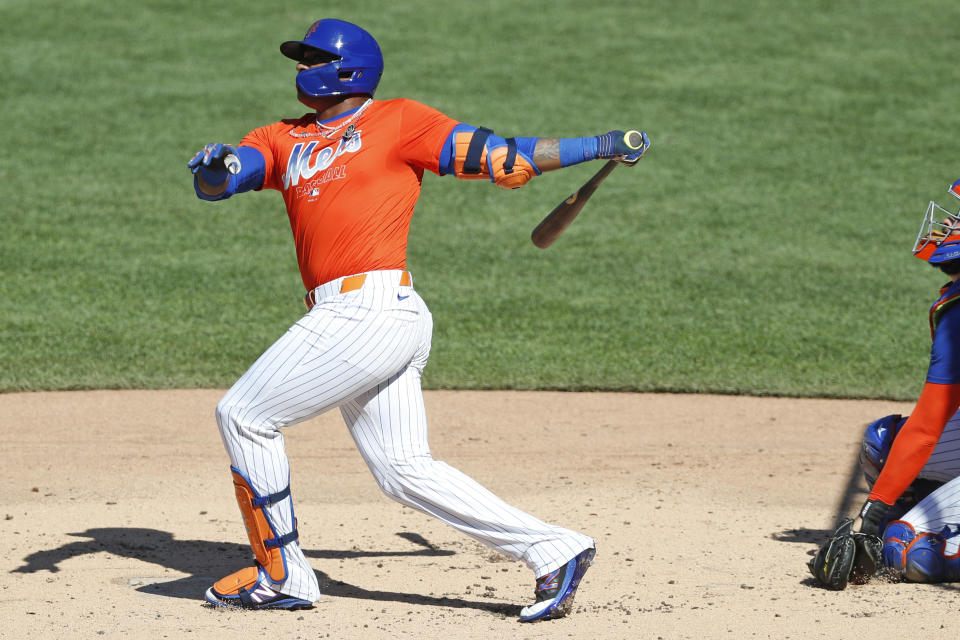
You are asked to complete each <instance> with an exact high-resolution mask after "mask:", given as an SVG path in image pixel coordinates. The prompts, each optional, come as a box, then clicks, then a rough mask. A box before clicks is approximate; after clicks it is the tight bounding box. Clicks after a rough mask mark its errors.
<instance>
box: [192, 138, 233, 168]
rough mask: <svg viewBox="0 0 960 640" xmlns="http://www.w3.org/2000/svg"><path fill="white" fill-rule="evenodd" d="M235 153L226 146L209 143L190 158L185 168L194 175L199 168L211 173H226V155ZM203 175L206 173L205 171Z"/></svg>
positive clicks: (218, 143) (231, 148)
mask: <svg viewBox="0 0 960 640" xmlns="http://www.w3.org/2000/svg"><path fill="white" fill-rule="evenodd" d="M236 152H237V151H236V149H234V148H233V147H231V146H230V145H228V144H223V143H220V142H211V143H210V144H208V145H206V146H205V147H204V148H203V149H201V150H200V151H198V152H197V153H196V154H195V155H194V156H193V157H192V158H190V161H189V162H188V163H187V168H189V169H190V172H191V173H194V174H195V173H197V172H198V171H200V169H201V167H202V168H204V169H206V170H207V171H209V172H213V173H227V167H226V165H225V164H224V159H225V158H226V157H227V156H228V155H231V154H234V155H235V154H236ZM204 173H206V171H205V172H204Z"/></svg>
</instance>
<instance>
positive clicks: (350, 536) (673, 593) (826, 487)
mask: <svg viewBox="0 0 960 640" xmlns="http://www.w3.org/2000/svg"><path fill="white" fill-rule="evenodd" d="M221 395H222V391H219V390H199V391H197V390H194V391H172V392H171V391H121V392H116V391H102V392H62V393H28V394H6V395H0V416H2V418H0V419H2V422H3V426H4V430H3V433H4V437H3V446H2V449H0V478H2V481H3V483H2V487H3V493H4V502H3V506H2V510H0V514H2V519H0V527H2V528H0V532H2V535H3V539H4V540H5V541H6V544H4V545H3V552H2V553H3V564H4V567H6V570H5V571H4V577H3V579H2V580H0V585H2V588H0V621H2V625H3V626H2V628H0V637H2V638H30V637H33V638H41V637H43V638H120V637H123V638H128V639H134V640H137V639H140V638H143V639H147V638H150V639H153V638H198V639H200V638H203V639H206V638H231V639H232V640H236V639H237V638H258V637H259V638H326V637H329V638H397V637H401V638H403V637H407V638H444V639H457V638H493V637H511V638H591V639H606V638H671V639H672V638H811V637H823V638H838V637H847V638H852V637H881V636H883V637H891V636H894V637H895V635H896V632H897V631H901V632H903V633H904V634H907V633H909V634H910V636H909V637H922V638H938V637H944V636H946V635H947V634H948V632H949V633H950V634H951V635H955V633H956V630H957V628H958V625H960V623H958V622H957V617H956V614H955V613H954V612H953V611H954V609H955V608H956V607H955V606H954V605H955V603H956V602H957V599H958V594H957V590H956V589H955V587H953V586H930V585H926V586H925V585H913V584H902V583H893V582H888V581H883V580H876V581H874V582H871V583H870V584H867V585H864V586H859V587H851V588H849V589H847V590H846V591H844V592H840V593H835V592H830V591H827V590H824V589H821V588H818V587H817V586H815V584H814V583H813V581H812V578H811V577H810V575H809V573H808V572H807V569H806V566H805V564H806V561H807V560H808V559H809V557H810V555H811V554H812V552H813V550H814V549H815V547H816V544H817V543H818V542H819V541H820V540H821V539H822V538H823V537H824V536H825V535H826V531H827V529H828V527H830V526H832V524H833V522H834V520H835V515H836V510H837V509H838V505H841V506H840V507H839V508H843V506H842V505H848V508H850V509H855V508H856V506H859V503H860V501H861V500H862V497H863V496H862V493H860V492H861V491H862V490H861V489H860V488H859V485H858V484H856V483H855V484H853V485H851V483H850V482H849V480H850V477H851V470H852V463H853V458H854V454H855V451H856V449H857V446H858V443H859V438H860V434H861V432H862V429H863V426H864V425H865V424H866V423H867V422H869V421H870V420H872V419H874V418H876V417H879V416H882V415H885V414H888V413H907V412H909V411H910V410H911V408H912V407H911V406H910V405H906V404H902V403H893V402H880V401H839V400H791V399H781V398H745V397H728V396H692V395H690V396H685V395H667V394H663V395H661V394H611V393H590V394H574V393H527V392H510V393H493V392H430V393H428V394H427V410H428V415H429V418H430V421H431V431H432V433H431V444H432V447H433V452H434V456H435V457H436V458H437V459H442V460H445V461H447V462H449V463H451V464H453V465H454V466H457V467H459V468H460V469H461V470H463V471H465V472H466V473H468V474H470V475H472V476H473V477H475V478H476V479H477V480H479V481H480V482H482V483H483V484H485V485H486V486H488V487H489V488H491V489H492V490H494V491H495V492H496V493H498V494H500V495H501V496H502V497H504V498H505V499H507V500H508V501H510V502H512V503H514V504H516V505H517V506H519V507H521V508H523V509H526V510H528V511H530V512H532V513H534V514H536V515H538V516H539V517H541V518H543V519H546V520H549V521H553V522H556V523H558V524H562V525H565V526H569V527H572V528H576V529H579V530H582V531H584V532H585V533H587V534H589V535H592V536H593V537H594V538H595V539H596V540H597V544H598V555H597V561H596V564H595V566H594V567H593V568H592V569H591V570H590V571H589V572H588V573H587V575H586V578H585V579H584V582H583V585H582V586H581V589H580V592H579V593H578V596H577V601H576V605H575V611H574V614H573V615H572V616H570V617H568V618H565V619H562V620H557V621H553V622H546V623H538V624H534V625H523V624H520V623H518V622H517V621H516V616H517V614H518V612H519V609H520V607H521V605H523V604H525V603H527V602H528V601H529V600H530V599H531V598H532V588H533V576H532V575H531V574H530V572H529V571H528V570H527V569H526V568H525V567H524V566H523V565H522V564H520V563H517V562H513V561H511V560H508V559H507V558H504V557H502V556H499V555H496V554H494V553H492V552H490V551H488V550H487V549H486V548H484V547H482V546H480V545H478V544H477V543H475V542H473V541H472V540H470V539H468V538H465V537H463V536H461V535H460V534H458V533H457V532H455V531H454V530H452V529H449V528H447V527H445V526H444V525H442V524H440V523H439V522H437V521H434V520H433V519H431V518H429V517H427V516H424V515H421V514H419V513H417V512H415V511H413V510H411V509H408V508H406V507H402V506H401V505H399V504H397V503H395V502H392V501H390V500H388V499H387V498H385V497H384V496H383V495H382V494H381V493H380V491H379V489H378V488H377V486H376V484H375V483H374V481H373V479H372V477H371V476H370V474H369V472H368V471H367V469H366V466H365V465H364V464H363V461H362V460H361V458H360V455H359V454H358V453H357V452H356V450H355V449H354V447H353V444H352V441H351V439H350V437H349V435H348V433H347V431H346V428H345V427H344V425H343V422H342V420H341V418H340V416H339V414H338V413H336V412H333V413H329V414H326V415H324V416H321V417H320V418H317V419H315V420H312V421H309V422H307V423H304V424H301V425H298V426H296V427H294V428H292V429H290V430H288V431H287V433H286V438H287V450H288V452H289V454H290V458H291V461H292V466H293V484H292V486H293V492H294V499H295V500H296V509H297V516H298V520H299V529H300V532H301V544H302V546H303V548H304V550H305V553H306V556H307V558H308V559H309V560H310V561H311V563H312V564H313V567H314V569H315V570H316V572H317V575H318V577H319V580H320V585H321V588H322V590H323V593H324V595H323V597H322V599H321V600H320V602H319V603H318V604H317V606H316V607H315V608H313V609H312V610H308V611H300V612H231V611H223V610H214V609H210V608H207V607H205V606H203V605H202V604H201V602H202V593H203V591H204V589H205V588H206V587H207V586H208V585H209V584H210V583H211V582H212V581H213V580H215V579H217V578H220V577H221V576H222V575H225V574H226V573H228V572H231V571H233V570H235V569H238V568H240V567H241V566H244V565H245V564H246V563H247V558H248V557H249V549H248V546H247V544H246V534H245V532H244V529H243V525H242V523H241V520H240V516H239V511H238V510H237V506H236V502H235V500H234V497H233V491H232V484H231V481H230V475H229V471H228V464H229V463H228V461H227V457H226V453H225V452H224V450H223V448H222V445H221V442H220V437H219V434H218V433H217V430H216V427H215V423H214V418H213V410H214V407H215V405H216V403H217V401H218V400H219V398H220V396H221ZM851 486H852V489H850V490H848V488H849V487H851ZM845 497H847V498H849V499H848V500H844V498H845ZM849 505H853V506H849Z"/></svg>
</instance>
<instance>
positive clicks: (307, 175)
mask: <svg viewBox="0 0 960 640" xmlns="http://www.w3.org/2000/svg"><path fill="white" fill-rule="evenodd" d="M318 144H319V140H313V141H311V142H298V143H297V144H295V145H293V148H292V149H291V150H290V158H289V159H288V160H287V171H286V173H284V174H283V188H284V190H289V189H290V188H291V187H296V186H297V185H299V184H300V182H301V181H302V182H304V183H309V182H311V181H312V180H313V178H314V177H315V176H317V174H321V173H324V172H326V171H327V169H329V168H330V165H332V164H333V162H334V160H336V159H337V158H339V157H340V156H342V155H344V154H346V153H356V152H357V151H359V150H360V147H361V146H362V144H363V143H362V141H361V135H360V131H356V132H355V133H354V134H353V135H352V136H350V137H349V138H348V139H346V140H343V139H341V140H340V141H339V142H338V143H337V144H336V145H330V146H329V147H324V148H323V149H321V150H320V151H319V153H317V154H316V157H315V158H313V161H312V162H311V156H313V152H314V151H315V150H316V148H317V145H318ZM340 169H343V167H340ZM345 176H346V173H345V172H344V171H340V172H339V175H338V176H331V178H329V179H327V180H323V182H329V180H330V179H337V178H338V177H345Z"/></svg>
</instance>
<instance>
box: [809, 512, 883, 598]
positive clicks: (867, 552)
mask: <svg viewBox="0 0 960 640" xmlns="http://www.w3.org/2000/svg"><path fill="white" fill-rule="evenodd" d="M882 548H883V541H882V540H880V538H879V537H877V536H874V535H869V534H866V533H857V532H855V531H854V530H853V520H852V519H850V518H847V519H846V520H844V521H843V522H841V523H840V526H839V527H837V530H836V531H834V532H833V537H832V538H830V539H829V540H827V541H826V542H825V543H824V545H823V546H822V547H820V550H819V551H817V555H816V556H814V558H813V560H811V561H810V564H809V567H810V573H812V574H813V577H815V578H816V579H817V581H818V582H819V583H820V584H822V585H824V586H825V587H827V588H830V589H837V590H841V589H845V588H846V587H847V583H849V582H852V583H853V584H864V583H866V582H867V581H868V580H869V579H870V578H871V577H872V576H873V574H875V573H876V572H877V569H879V568H880V558H881V550H882Z"/></svg>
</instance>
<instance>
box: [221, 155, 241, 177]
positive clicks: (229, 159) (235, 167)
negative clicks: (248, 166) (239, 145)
mask: <svg viewBox="0 0 960 640" xmlns="http://www.w3.org/2000/svg"><path fill="white" fill-rule="evenodd" d="M223 166H224V167H226V168H227V171H229V172H230V173H232V174H234V175H236V174H238V173H240V158H238V157H237V156H236V154H233V153H228V154H227V155H225V156H224V157H223Z"/></svg>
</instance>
